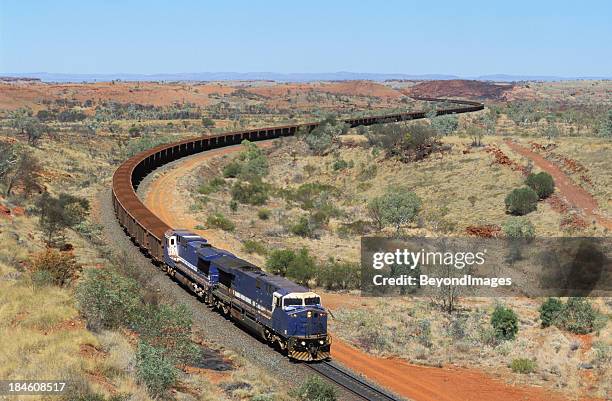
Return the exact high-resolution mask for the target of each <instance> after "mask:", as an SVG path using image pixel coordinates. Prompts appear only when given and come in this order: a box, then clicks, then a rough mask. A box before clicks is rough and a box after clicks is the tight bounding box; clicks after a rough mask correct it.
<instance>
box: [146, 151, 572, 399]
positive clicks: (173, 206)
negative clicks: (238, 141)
mask: <svg viewBox="0 0 612 401" xmlns="http://www.w3.org/2000/svg"><path fill="white" fill-rule="evenodd" d="M267 145H269V144H267ZM264 146H266V145H264ZM238 150H240V147H239V146H235V147H229V148H223V149H218V150H214V151H210V152H206V153H202V154H198V155H196V156H193V157H191V158H189V159H187V160H185V161H183V162H181V163H179V164H177V165H175V166H174V167H172V168H170V169H168V170H166V171H165V172H164V173H162V174H160V175H159V177H157V178H156V179H155V180H154V181H152V182H151V183H150V186H149V188H148V190H147V193H146V196H145V199H144V203H145V205H146V206H147V207H148V208H149V209H150V210H151V211H152V212H154V213H155V214H156V215H157V216H159V218H161V219H162V220H163V221H164V222H166V223H167V224H169V225H170V226H172V227H183V228H188V229H193V227H194V226H195V225H197V224H198V221H197V220H196V219H194V218H193V216H192V215H191V214H190V213H189V205H188V204H187V203H186V202H184V201H183V199H180V198H179V195H178V183H179V181H180V178H181V177H183V176H185V175H187V174H189V173H191V172H192V171H193V170H194V169H196V168H197V167H198V166H200V165H201V163H202V162H204V161H205V160H206V159H207V158H211V157H214V156H219V155H221V154H228V153H232V152H236V151H238ZM194 231H195V232H197V233H199V234H200V235H202V236H204V237H205V238H207V239H208V240H209V241H210V242H211V243H213V244H215V245H216V246H219V247H222V248H225V249H227V250H229V251H231V252H236V253H237V254H239V255H240V253H241V248H242V246H241V244H240V242H239V241H238V240H236V239H235V238H232V237H231V236H227V235H226V234H224V233H223V232H221V231H218V230H194ZM322 297H323V302H324V304H325V302H326V299H325V294H323V295H322ZM332 298H334V297H332ZM336 301H337V299H336ZM332 334H333V333H332ZM332 358H333V359H335V360H337V361H339V362H341V363H342V364H344V365H345V366H347V367H349V368H350V369H352V370H353V371H355V372H358V373H360V374H362V375H364V376H366V377H368V378H369V379H371V380H373V381H374V382H377V383H379V384H380V385H381V386H383V387H386V388H388V389H389V390H391V391H393V392H394V393H396V394H398V395H401V396H403V397H406V398H408V399H411V400H414V401H567V400H568V398H564V397H562V396H561V395H559V394H558V393H554V392H551V391H549V390H545V389H543V388H539V387H526V386H522V387H518V386H512V385H510V384H506V383H504V382H502V381H500V380H498V379H495V378H493V377H491V376H488V375H487V374H485V373H483V372H479V371H476V370H469V369H454V368H453V369H451V368H434V367H425V366H418V365H413V364H410V363H407V362H405V361H403V360H401V359H397V358H390V359H387V358H379V357H375V356H371V355H368V354H365V353H364V352H362V351H360V350H358V349H356V348H354V347H352V346H350V345H349V344H347V343H346V342H344V341H342V340H341V339H339V338H337V337H335V338H334V340H333V343H332Z"/></svg>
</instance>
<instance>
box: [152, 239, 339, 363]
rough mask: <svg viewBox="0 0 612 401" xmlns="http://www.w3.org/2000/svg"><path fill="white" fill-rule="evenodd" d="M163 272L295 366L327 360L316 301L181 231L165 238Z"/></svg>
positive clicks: (302, 290)
mask: <svg viewBox="0 0 612 401" xmlns="http://www.w3.org/2000/svg"><path fill="white" fill-rule="evenodd" d="M164 245H165V246H164V263H165V264H164V268H165V269H166V272H167V273H168V274H169V275H170V276H172V277H174V278H175V279H176V280H177V281H180V282H182V283H183V284H184V285H185V286H187V287H189V289H190V290H192V291H193V292H194V293H195V294H197V296H198V297H200V298H201V299H203V300H204V302H205V303H207V304H209V305H211V306H214V307H215V308H217V309H218V310H219V311H220V312H221V313H223V314H224V315H226V316H228V317H232V318H233V319H234V320H235V321H237V322H238V323H240V324H241V325H243V326H245V327H247V328H248V329H250V330H251V331H253V332H254V333H256V334H257V335H259V336H260V337H261V338H263V339H264V340H265V341H266V342H268V343H269V344H271V345H275V346H278V347H279V348H280V349H281V350H283V351H286V352H287V355H288V356H289V357H290V358H292V359H296V360H300V361H319V360H323V359H327V358H329V352H330V337H329V336H328V334H327V312H326V311H325V309H324V308H323V307H322V306H321V298H320V297H319V296H318V295H317V294H315V293H314V292H311V291H309V290H308V289H307V288H305V287H302V286H299V285H297V284H295V283H293V282H291V281H289V280H287V279H285V278H283V277H279V276H275V275H272V274H268V273H266V272H264V271H263V270H261V269H259V268H258V267H257V266H255V265H253V264H251V263H249V262H247V261H246V260H243V259H240V258H238V257H236V256H234V255H232V254H231V253H229V252H227V251H224V250H222V249H218V248H215V247H213V246H212V245H211V244H209V243H208V242H207V241H206V240H205V239H204V238H202V237H200V236H199V235H196V234H194V233H192V232H190V231H186V230H168V231H166V233H165V235H164Z"/></svg>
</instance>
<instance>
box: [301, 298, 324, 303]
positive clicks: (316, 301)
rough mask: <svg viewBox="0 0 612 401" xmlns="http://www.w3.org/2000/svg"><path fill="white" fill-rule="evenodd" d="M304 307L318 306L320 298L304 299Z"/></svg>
mask: <svg viewBox="0 0 612 401" xmlns="http://www.w3.org/2000/svg"><path fill="white" fill-rule="evenodd" d="M304 304H305V305H319V304H321V298H319V297H310V298H305V299H304Z"/></svg>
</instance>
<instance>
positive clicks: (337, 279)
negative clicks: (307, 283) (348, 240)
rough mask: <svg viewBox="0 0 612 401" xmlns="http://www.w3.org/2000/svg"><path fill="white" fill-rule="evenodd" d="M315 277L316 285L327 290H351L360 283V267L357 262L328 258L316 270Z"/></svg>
mask: <svg viewBox="0 0 612 401" xmlns="http://www.w3.org/2000/svg"><path fill="white" fill-rule="evenodd" d="M316 279H317V284H318V285H320V286H322V287H324V288H325V289H328V290H352V289H355V288H359V285H360V284H361V267H360V265H359V264H358V263H351V262H336V261H334V260H333V259H330V260H328V261H327V263H325V264H323V265H322V266H320V268H319V269H318V270H317V275H316Z"/></svg>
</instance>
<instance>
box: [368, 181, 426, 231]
mask: <svg viewBox="0 0 612 401" xmlns="http://www.w3.org/2000/svg"><path fill="white" fill-rule="evenodd" d="M420 209H421V199H420V198H419V197H418V196H417V195H416V194H415V193H414V192H413V191H409V190H407V189H405V188H396V189H391V188H389V189H388V190H387V193H386V194H384V195H383V196H381V197H379V198H375V199H373V200H372V201H371V202H370V203H369V205H368V211H369V213H370V216H372V217H373V218H374V222H375V223H376V224H383V225H385V226H393V227H395V229H396V233H398V234H399V232H400V229H401V227H402V226H403V225H405V224H407V223H409V222H412V221H414V220H415V218H416V217H417V215H418V213H419V210H420Z"/></svg>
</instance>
